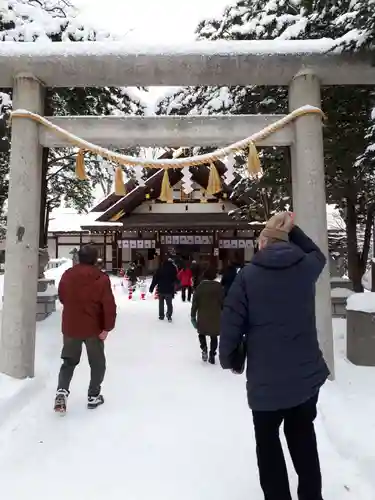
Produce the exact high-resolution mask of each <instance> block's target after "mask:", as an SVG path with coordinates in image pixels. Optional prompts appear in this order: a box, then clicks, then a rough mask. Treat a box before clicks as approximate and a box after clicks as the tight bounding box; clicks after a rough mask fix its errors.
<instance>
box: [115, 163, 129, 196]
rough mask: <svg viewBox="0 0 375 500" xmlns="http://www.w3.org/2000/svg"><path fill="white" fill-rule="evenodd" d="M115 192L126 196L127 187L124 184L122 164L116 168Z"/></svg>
mask: <svg viewBox="0 0 375 500" xmlns="http://www.w3.org/2000/svg"><path fill="white" fill-rule="evenodd" d="M115 194H116V195H117V196H125V195H126V188H125V184H124V175H123V172H122V168H121V167H120V166H117V167H116V170H115Z"/></svg>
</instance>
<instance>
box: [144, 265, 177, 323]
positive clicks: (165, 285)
mask: <svg viewBox="0 0 375 500" xmlns="http://www.w3.org/2000/svg"><path fill="white" fill-rule="evenodd" d="M177 282H178V280H177V267H176V266H175V264H174V263H173V261H172V259H170V258H168V259H167V260H165V261H164V262H163V263H162V265H161V266H160V267H159V269H158V270H157V271H156V273H155V274H154V277H153V280H152V283H151V286H150V293H152V292H153V291H154V289H155V287H157V290H158V294H159V319H161V320H163V319H164V302H165V303H166V304H167V319H168V321H172V314H173V304H172V301H173V297H174V294H175V287H176V284H177Z"/></svg>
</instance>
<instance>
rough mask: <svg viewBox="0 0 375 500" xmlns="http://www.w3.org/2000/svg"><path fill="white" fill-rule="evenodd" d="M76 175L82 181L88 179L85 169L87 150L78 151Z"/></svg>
mask: <svg viewBox="0 0 375 500" xmlns="http://www.w3.org/2000/svg"><path fill="white" fill-rule="evenodd" d="M76 176H77V179H79V180H80V181H87V175H86V170H85V150H84V149H80V150H79V151H78V155H77V160H76Z"/></svg>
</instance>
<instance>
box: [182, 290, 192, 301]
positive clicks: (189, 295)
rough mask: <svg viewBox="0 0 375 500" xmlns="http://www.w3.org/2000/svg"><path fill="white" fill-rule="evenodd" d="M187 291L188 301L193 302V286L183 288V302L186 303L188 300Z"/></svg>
mask: <svg viewBox="0 0 375 500" xmlns="http://www.w3.org/2000/svg"><path fill="white" fill-rule="evenodd" d="M186 291H187V299H188V301H189V302H190V301H191V296H192V294H193V287H192V286H183V287H182V288H181V298H182V302H185V300H186Z"/></svg>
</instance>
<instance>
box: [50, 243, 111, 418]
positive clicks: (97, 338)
mask: <svg viewBox="0 0 375 500" xmlns="http://www.w3.org/2000/svg"><path fill="white" fill-rule="evenodd" d="M78 259H79V263H78V264H77V265H75V266H74V267H72V268H71V269H68V270H67V271H65V273H64V274H63V275H62V277H61V280H60V283H59V290H58V294H59V299H60V302H61V303H62V305H63V313H62V333H63V339H64V344H63V349H62V354H61V358H62V360H63V364H62V366H61V369H60V374H59V382H58V387H57V394H56V399H55V411H56V412H62V413H65V411H66V403H67V398H68V396H69V387H70V382H71V380H72V377H73V373H74V369H75V367H76V366H77V365H78V364H79V362H80V358H81V353H82V344H85V346H86V351H87V357H88V360H89V364H90V368H91V380H90V385H89V390H88V405H87V406H88V408H89V409H94V408H96V407H97V406H99V405H101V404H103V403H104V398H103V396H102V395H101V384H102V382H103V379H104V375H105V369H106V359H105V354H104V341H105V340H106V338H107V336H108V332H110V331H111V330H113V328H114V327H115V321H116V303H115V299H114V297H113V293H112V288H111V282H110V280H109V277H108V276H107V274H105V273H103V272H102V271H101V270H100V269H98V267H97V260H98V253H97V250H96V248H95V247H94V246H91V245H87V246H84V247H82V248H81V249H80V250H79V252H78Z"/></svg>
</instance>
